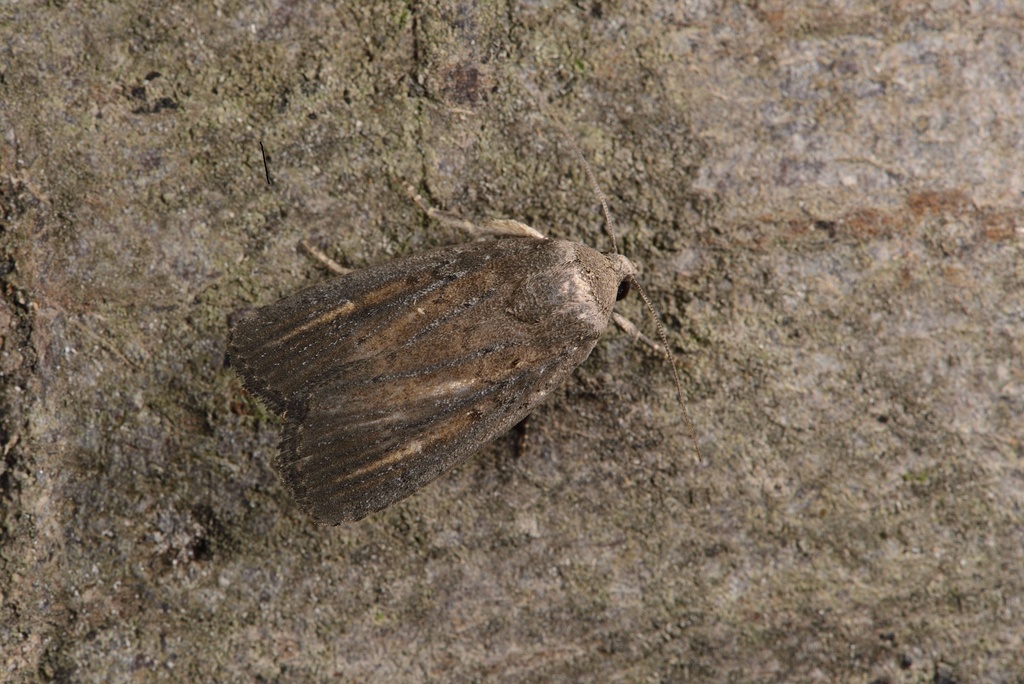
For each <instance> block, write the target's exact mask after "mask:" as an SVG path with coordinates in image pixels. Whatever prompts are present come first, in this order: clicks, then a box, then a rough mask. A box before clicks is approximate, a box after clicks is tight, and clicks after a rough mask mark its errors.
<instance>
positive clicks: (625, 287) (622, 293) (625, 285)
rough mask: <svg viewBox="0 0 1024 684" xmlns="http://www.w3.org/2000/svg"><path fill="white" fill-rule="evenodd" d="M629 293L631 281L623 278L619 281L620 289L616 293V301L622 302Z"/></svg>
mask: <svg viewBox="0 0 1024 684" xmlns="http://www.w3.org/2000/svg"><path fill="white" fill-rule="evenodd" d="M628 294H629V281H628V280H623V281H622V282H621V283H619V291H618V292H616V293H615V301H617V302H621V301H622V300H623V299H625V298H626V295H628Z"/></svg>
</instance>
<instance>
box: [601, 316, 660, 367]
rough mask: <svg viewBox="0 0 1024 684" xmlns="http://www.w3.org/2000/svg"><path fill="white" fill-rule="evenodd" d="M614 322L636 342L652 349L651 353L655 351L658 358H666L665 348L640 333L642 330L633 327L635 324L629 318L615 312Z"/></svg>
mask: <svg viewBox="0 0 1024 684" xmlns="http://www.w3.org/2000/svg"><path fill="white" fill-rule="evenodd" d="M612 320H613V321H615V324H616V325H618V326H619V327H620V328H622V332H624V333H626V334H627V335H629V336H630V337H632V338H633V339H634V340H639V341H640V342H643V343H644V344H646V345H647V346H648V347H650V348H651V351H653V352H654V353H655V354H657V355H658V356H661V357H664V356H665V348H664V347H662V346H661V345H660V344H658V343H657V342H655V341H654V340H652V339H651V338H650V337H648V336H647V335H644V334H643V333H642V332H640V329H639V328H637V327H636V326H635V325H633V323H632V322H631V321H630V320H629V319H628V318H626V317H624V316H620V315H619V314H617V313H615V312H614V311H613V312H612Z"/></svg>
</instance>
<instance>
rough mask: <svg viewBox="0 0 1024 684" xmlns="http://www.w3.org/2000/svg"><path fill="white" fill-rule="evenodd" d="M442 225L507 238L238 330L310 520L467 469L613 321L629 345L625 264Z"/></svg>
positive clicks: (505, 225) (235, 359)
mask: <svg viewBox="0 0 1024 684" xmlns="http://www.w3.org/2000/svg"><path fill="white" fill-rule="evenodd" d="M570 144H571V141H570ZM573 147H574V151H576V152H577V153H578V150H575V146H573ZM587 172H588V175H589V176H591V180H592V181H593V176H592V174H591V172H590V169H589V167H587ZM595 189H596V187H595ZM598 193H599V195H600V191H599V190H598ZM600 196H601V200H602V205H603V206H604V207H605V214H606V217H607V218H609V219H610V217H609V215H608V213H607V204H606V202H605V201H604V197H603V195H600ZM414 198H415V199H416V200H417V201H418V202H421V201H422V200H421V198H420V197H419V196H418V195H417V196H415V197H414ZM427 212H428V214H430V215H431V216H433V217H440V218H442V219H443V218H444V216H443V215H440V212H434V211H433V210H429V209H428V210H427ZM449 220H450V221H452V222H454V223H458V224H460V225H462V227H464V228H467V229H470V230H473V231H476V232H484V233H490V234H500V235H515V236H516V237H505V238H502V239H496V240H488V241H483V242H473V243H469V244H462V245H457V246H453V247H444V248H441V249H434V250H431V251H428V252H423V253H420V254H415V255H413V256H409V257H405V258H399V259H395V260H392V261H389V262H386V263H383V264H380V265H377V266H373V267H370V268H366V269H363V270H360V271H354V272H351V273H348V274H346V275H342V276H339V277H336V278H333V279H331V280H328V281H326V282H323V283H321V284H319V285H314V286H313V287H310V288H308V289H306V290H303V291H301V292H298V293H297V294H294V295H291V296H289V297H286V298H284V299H282V300H280V301H278V302H277V303H275V304H271V305H269V306H264V307H262V308H260V309H256V310H250V311H248V312H246V313H244V314H242V315H241V316H240V317H239V318H238V320H237V321H236V323H235V324H234V327H233V329H232V335H231V341H230V344H229V350H228V351H229V354H230V357H231V359H232V363H233V365H234V366H235V368H236V369H237V370H238V372H239V373H240V374H241V376H242V379H243V381H244V383H245V386H246V388H248V389H249V391H251V392H252V393H253V394H255V395H256V396H258V397H259V398H260V399H262V400H263V401H264V402H265V403H266V404H267V405H268V406H269V407H270V409H271V410H272V411H274V412H275V413H277V414H279V415H282V416H283V417H284V419H285V426H284V435H283V437H282V440H281V450H280V453H279V455H278V457H277V459H276V461H275V467H276V469H277V470H278V472H279V473H280V474H281V477H282V478H283V480H284V482H285V484H286V485H287V487H288V489H290V490H291V492H292V494H293V495H294V496H295V498H296V500H297V501H298V502H299V504H300V505H301V506H302V508H303V509H305V510H306V512H307V513H309V515H310V516H312V517H313V519H314V520H316V521H317V522H320V523H328V524H338V523H341V522H346V521H356V520H360V519H362V518H363V517H365V516H367V515H369V514H370V513H374V512H376V511H379V510H382V509H384V508H387V507H388V506H390V505H391V504H393V503H395V502H396V501H400V500H401V499H404V498H405V497H407V496H409V495H410V494H412V493H413V492H415V491H416V490H417V489H419V488H420V487H423V486H424V485H426V484H428V483H430V482H432V481H433V480H435V479H437V478H438V477H439V476H441V475H442V474H444V473H446V472H447V471H449V470H451V469H452V468H453V467H455V466H456V465H458V464H459V463H461V462H462V461H464V460H465V459H466V458H468V457H469V456H470V455H471V454H472V453H473V452H475V451H476V450H477V449H478V448H480V447H481V446H482V445H484V444H486V443H487V442H489V441H491V440H493V439H494V438H495V437H497V436H498V435H500V434H502V433H503V432H505V431H506V430H508V429H509V428H511V427H512V426H513V425H515V424H516V423H518V422H519V421H520V420H522V419H523V418H524V417H526V415H527V414H529V413H530V411H531V410H532V409H533V408H534V407H535V406H536V405H537V404H538V403H539V402H540V401H541V400H543V399H544V397H546V396H547V395H548V394H549V393H550V392H551V391H552V389H554V388H555V387H556V386H557V385H559V384H560V383H561V382H562V381H563V380H564V379H565V378H566V376H568V375H570V374H571V373H572V372H573V370H575V368H576V367H577V366H579V365H580V364H581V363H582V362H583V361H584V359H586V358H587V356H588V355H589V354H590V352H591V350H593V348H594V346H595V345H596V343H597V340H598V338H599V337H600V336H601V334H602V333H603V332H604V330H605V328H607V327H608V323H609V320H610V319H611V318H612V317H613V316H614V317H615V320H616V322H618V323H619V324H620V325H622V326H623V327H626V328H627V329H632V331H634V332H635V328H632V326H631V325H630V324H629V323H628V321H625V319H622V318H621V317H619V316H618V315H617V314H613V312H612V308H613V306H614V304H615V301H616V300H617V299H621V298H622V297H624V296H626V294H627V293H628V292H629V289H630V283H631V282H635V281H634V280H633V276H634V274H635V273H636V268H635V267H634V266H633V264H632V263H631V262H630V261H629V260H628V259H626V257H624V256H621V255H619V254H611V255H605V254H601V253H600V252H597V251H595V250H593V249H591V248H589V247H586V246H585V245H582V244H579V243H575V242H568V241H565V240H552V239H546V238H544V237H543V236H542V235H541V234H540V233H538V232H537V231H536V230H534V229H533V228H530V227H529V226H526V225H524V224H521V223H518V222H516V221H492V222H489V223H488V224H484V225H483V226H474V225H472V224H468V223H466V222H464V221H459V220H458V219H454V220H453V219H451V218H449ZM609 230H610V224H609ZM638 289H639V288H638ZM639 291H640V293H641V295H642V296H643V297H644V300H645V301H647V297H646V296H645V295H644V294H643V291H642V290H639ZM648 304H649V302H648ZM658 325H659V332H661V334H662V340H663V341H665V337H664V331H663V329H662V328H661V326H660V323H659V324H658ZM636 334H637V335H639V333H638V332H637V333H636ZM664 353H666V354H667V355H668V356H669V358H670V360H671V352H670V351H668V345H667V341H666V344H665V348H664ZM672 371H673V375H674V378H675V380H676V387H677V390H679V378H678V371H677V370H676V368H675V364H674V361H673V365H672ZM681 396H682V393H681V391H680V400H681ZM683 412H684V415H685V416H686V418H687V423H689V416H688V415H687V414H686V409H685V406H683ZM692 435H693V431H692V427H691V436H692ZM694 447H695V448H696V440H695V439H694ZM698 454H699V452H698Z"/></svg>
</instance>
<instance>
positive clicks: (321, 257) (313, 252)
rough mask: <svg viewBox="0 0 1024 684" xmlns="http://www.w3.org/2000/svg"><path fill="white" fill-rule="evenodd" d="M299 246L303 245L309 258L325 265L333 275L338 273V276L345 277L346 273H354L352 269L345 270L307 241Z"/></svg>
mask: <svg viewBox="0 0 1024 684" xmlns="http://www.w3.org/2000/svg"><path fill="white" fill-rule="evenodd" d="M299 244H301V245H302V248H303V249H304V250H306V253H307V254H309V256H311V257H313V258H314V259H316V260H317V261H319V262H320V263H321V264H323V265H324V268H326V269H327V270H328V271H330V272H331V273H336V274H338V275H345V274H346V273H351V272H352V269H351V268H345V267H344V266H342V265H341V264H339V263H338V262H337V261H335V260H334V259H332V258H331V257H329V256H327V255H326V254H324V253H323V252H322V251H321V250H320V249H319V248H318V247H314V246H313V245H311V244H309V243H308V242H307V241H305V240H303V241H302V242H300V243H299Z"/></svg>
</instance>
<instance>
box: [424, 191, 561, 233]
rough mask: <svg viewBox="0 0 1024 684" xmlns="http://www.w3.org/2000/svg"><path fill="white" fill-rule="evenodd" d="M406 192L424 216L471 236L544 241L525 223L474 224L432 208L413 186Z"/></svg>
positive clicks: (508, 220)
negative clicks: (530, 238) (525, 238)
mask: <svg viewBox="0 0 1024 684" xmlns="http://www.w3.org/2000/svg"><path fill="white" fill-rule="evenodd" d="M405 190H406V192H407V193H408V194H409V197H411V198H412V201H413V202H415V203H416V206H418V207H419V208H420V209H421V210H422V211H423V213H424V214H426V215H427V216H429V217H430V218H432V219H434V220H436V221H440V222H441V223H446V224H448V225H449V226H452V227H454V228H458V229H459V230H463V231H465V232H467V233H469V234H470V235H490V236H492V237H532V238H538V239H541V240H543V239H544V235H543V234H542V233H541V232H540V231H539V230H537V229H536V228H532V227H530V226H528V225H526V224H525V223H521V222H519V221H514V220H512V219H495V220H493V221H486V222H484V223H481V224H477V223H473V222H472V221H467V220H465V219H461V218H459V217H458V216H455V215H453V214H449V213H447V212H444V211H441V210H439V209H435V208H434V207H432V206H430V205H429V204H427V201H426V200H425V199H423V197H422V196H421V195H420V194H419V193H418V192H416V189H415V188H413V187H412V186H411V185H407V186H406V187H405Z"/></svg>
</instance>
